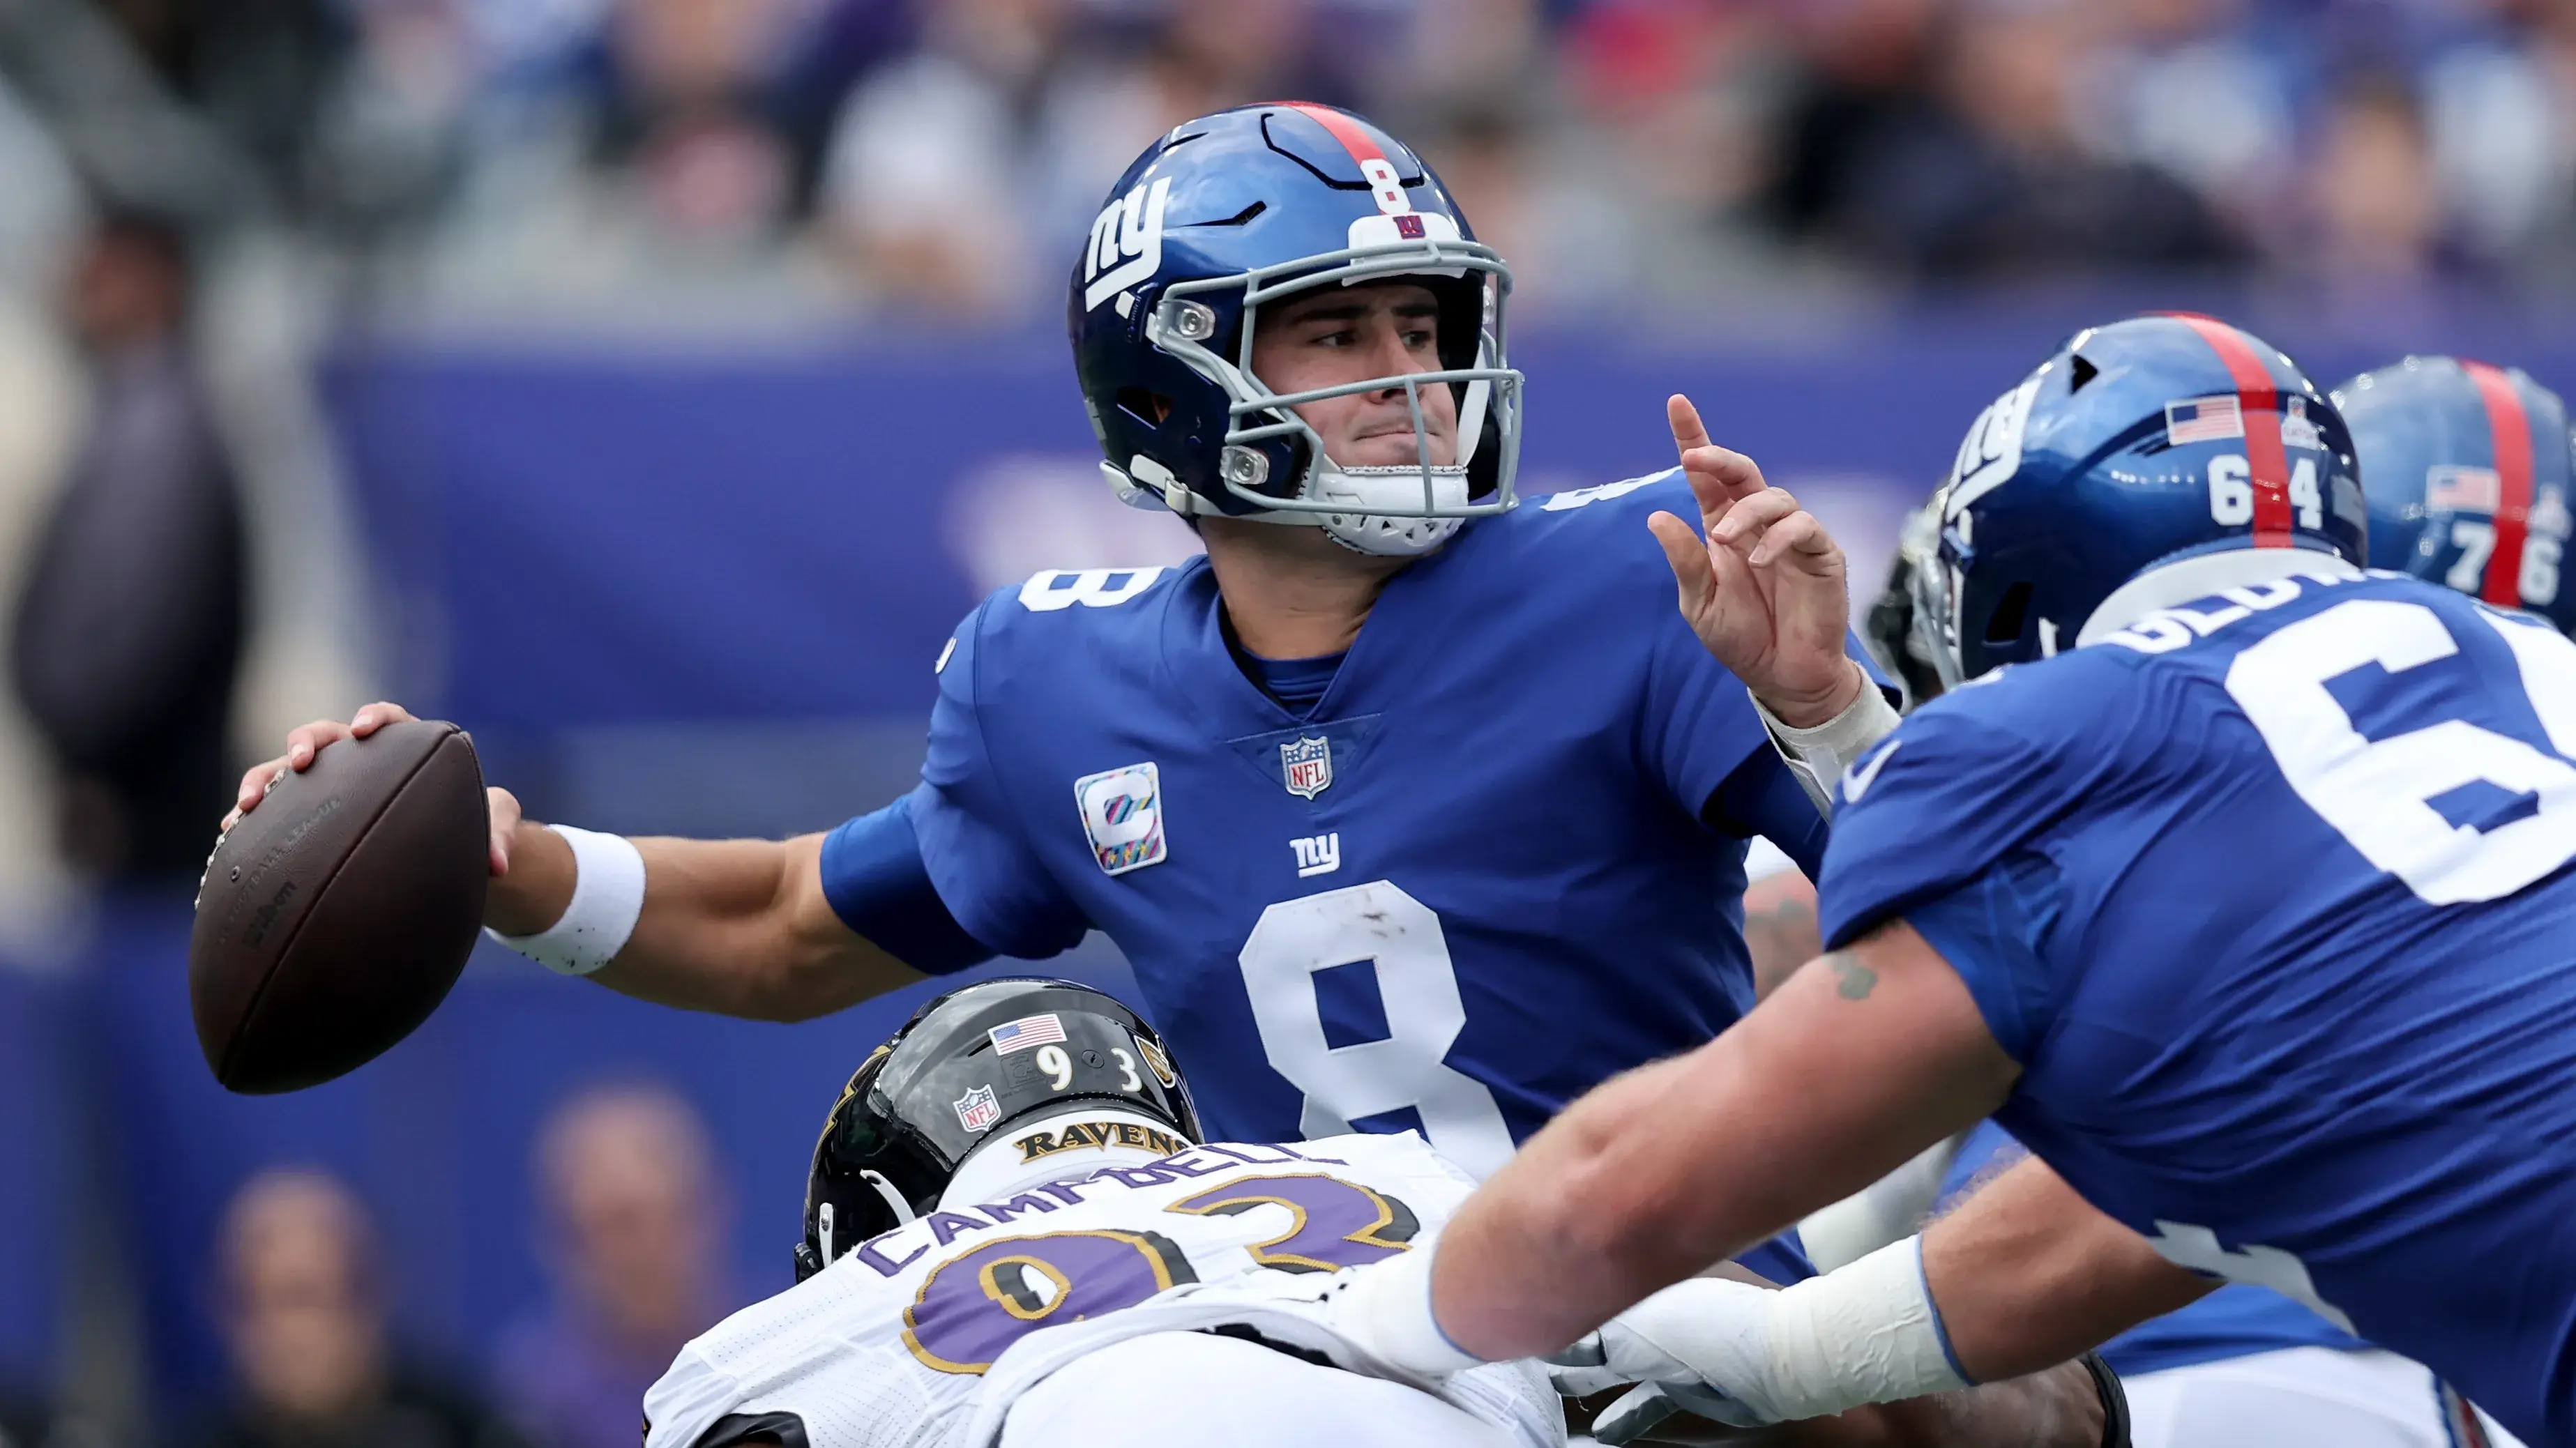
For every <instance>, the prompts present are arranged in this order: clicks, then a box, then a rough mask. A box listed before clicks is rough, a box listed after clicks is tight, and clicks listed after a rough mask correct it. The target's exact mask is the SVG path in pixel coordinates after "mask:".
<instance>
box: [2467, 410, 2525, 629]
mask: <svg viewBox="0 0 2576 1448" xmlns="http://www.w3.org/2000/svg"><path fill="white" fill-rule="evenodd" d="M2460 365H2461V366H2462V367H2465V368H2467V369H2468V373H2469V380H2470V381H2472V382H2475V383H2476V384H2477V385H2478V400H2479V401H2481V402H2483V403H2485V404H2486V406H2487V433H2488V435H2489V436H2491V437H2493V438H2494V439H2495V470H2496V481H2497V482H2498V483H2499V484H2500V485H2501V486H2500V487H2499V489H2498V493H2497V497H2496V510H2495V535H2496V536H2495V552H2494V553H2493V554H2491V555H2489V556H2488V558H2487V577H2486V586H2485V587H2484V588H2482V589H2480V590H2479V596H2480V597H2482V598H2484V599H2485V600H2486V601H2487V602H2489V603H2496V604H2502V605H2504V606H2505V607H2507V608H2520V607H2522V540H2523V536H2524V535H2525V534H2526V533H2527V532H2528V531H2529V530H2530V526H2531V415H2530V414H2529V413H2527V412H2525V411H2524V410H2523V406H2522V391H2521V389H2519V388H2517V387H2515V386H2514V385H2513V379H2512V378H2511V377H2508V376H2506V375H2505V372H2504V369H2503V368H2501V367H2497V366H2495V365H2493V364H2491V363H2486V362H2466V361H2464V362H2462V363H2461V364H2460Z"/></svg>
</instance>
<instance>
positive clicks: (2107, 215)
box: [1775, 0, 2243, 279]
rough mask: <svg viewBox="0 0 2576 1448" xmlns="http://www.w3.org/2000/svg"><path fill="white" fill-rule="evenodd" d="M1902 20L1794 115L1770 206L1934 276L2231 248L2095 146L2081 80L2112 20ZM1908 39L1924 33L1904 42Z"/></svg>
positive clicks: (2199, 256) (2180, 261) (2183, 256)
mask: <svg viewBox="0 0 2576 1448" xmlns="http://www.w3.org/2000/svg"><path fill="white" fill-rule="evenodd" d="M1883 3H1884V4H1886V5H1889V6H1894V7H1895V8H1897V9H1899V10H1900V11H1902V12H1903V16H1904V19H1905V21H1906V24H1905V26H1904V27H1903V28H1902V29H1900V30H1899V31H1897V32H1896V35H1897V36H1898V37H1900V38H1905V39H1907V40H1908V42H1909V43H1906V44H1901V45H1900V44H1897V43H1896V41H1895V40H1893V39H1887V38H1880V39H1874V40H1872V41H1870V42H1869V43H1868V44H1865V45H1864V44H1861V43H1860V42H1858V41H1855V42H1854V49H1855V51H1856V53H1857V54H1858V55H1859V56H1860V57H1862V59H1864V60H1866V62H1867V64H1859V63H1857V62H1855V63H1853V64H1851V65H1847V66H1845V67H1844V71H1845V72H1847V73H1848V76H1850V77H1857V78H1858V81H1859V83H1858V84H1857V85H1856V86H1855V85H1854V84H1853V83H1852V81H1851V80H1850V79H1839V80H1838V79H1835V78H1834V77H1835V74H1836V72H1835V71H1833V70H1832V69H1830V68H1828V69H1827V70H1825V71H1823V72H1821V73H1822V74H1823V75H1824V76H1825V77H1826V79H1825V80H1824V81H1823V82H1822V83H1820V84H1819V87H1818V89H1817V90H1816V92H1815V93H1814V94H1812V95H1811V96H1810V97H1809V99H1808V100H1806V101H1805V102H1804V103H1802V104H1800V105H1796V106H1793V107H1792V108H1791V112H1790V114H1791V121H1790V125H1789V133H1790V136H1791V137H1792V139H1793V142H1795V143H1796V144H1795V145H1793V149H1792V152H1791V155H1790V157H1789V162H1788V165H1787V167H1786V168H1785V170H1784V171H1783V173H1782V177H1781V180H1780V182H1779V185H1778V188H1777V191H1776V193H1775V195H1776V198H1777V199H1776V205H1777V207H1778V210H1779V212H1780V214H1781V215H1782V216H1783V217H1784V219H1786V220H1788V221H1790V222H1791V223H1792V224H1793V225H1795V224H1797V223H1799V222H1801V221H1804V222H1805V223H1806V229H1807V230H1808V231H1810V232H1811V233H1814V234H1819V235H1821V236H1823V237H1825V238H1827V239H1830V240H1834V241H1837V242H1839V243H1841V244H1843V245H1845V246H1847V247H1849V248H1850V249H1851V250H1852V251H1853V252H1854V253H1855V254H1857V255H1858V256H1859V257H1860V258H1861V259H1863V260H1866V261H1870V262H1875V263H1877V264H1879V265H1882V266H1885V267H1889V268H1891V269H1893V270H1897V271H1900V272H1905V273H1910V274H1913V275H1917V276H1927V277H1937V278H1979V277H1985V278H2007V277H2008V278H2013V279H2026V278H2028V277H2030V276H2031V275H2032V274H2034V273H2087V272H2090V273H2100V272H2104V271H2116V270H2139V269H2147V270H2168V271H2169V270H2179V269H2195V268H2203V267H2209V266H2214V265H2219V264H2223V263H2226V262H2229V261H2233V260H2236V259H2237V258H2238V257H2240V255H2241V254H2242V251H2243V248H2242V247H2241V245H2240V244H2239V243H2238V241H2237V239H2236V238H2235V237H2234V236H2233V235H2231V234H2230V233H2229V232H2228V231H2227V230H2226V228H2225V226H2224V224H2223V223H2222V222H2221V220H2220V218H2219V217H2218V216H2217V215H2216V214H2215V213H2214V212H2213V211H2212V210H2211V208H2210V207H2209V206H2208V205H2207V204H2206V203H2204V202H2203V201H2202V200H2201V198H2200V197H2199V196H2198V195H2197V194H2195V193H2194V192H2193V191H2192V190H2191V189H2190V188H2189V187H2187V186H2185V185H2184V184H2182V183H2181V182H2180V181H2177V180H2175V179H2174V178H2173V177H2172V176H2170V175H2168V174H2166V173H2165V172H2163V171H2160V170H2158V169H2156V168H2154V167H2151V166H2147V165H2143V164H2139V163H2136V162H2129V161H2120V160H2114V159H2106V158H2104V157H2101V156H2098V155H2096V154H2094V153H2093V152H2092V151H2090V150H2089V149H2088V148H2087V147H2086V145H2085V143H2084V139H2083V137H2082V136H2081V134H2080V133H2079V130H2078V127H2077V125H2076V119H2077V114H2076V108H2077V106H2078V104H2079V103H2080V100H2081V97H2080V95H2079V87H2080V86H2081V84H2082V80H2083V77H2084V75H2085V73H2086V64H2087V61H2088V59H2089V58H2090V57H2092V56H2093V55H2095V54H2096V53H2098V51H2099V49H2100V47H2101V45H2102V43H2103V41H2104V40H2105V38H2106V35H2105V32H2104V29H2103V27H2104V26H2105V25H2106V24H2107V18H2106V16H2105V15H2104V14H2103V13H2102V12H2101V11H2100V10H2098V9H2094V8H2090V7H2086V6H2083V5H2079V4H2074V3H2069V0H1969V3H1964V4H1961V5H1958V6H1956V7H1955V8H1953V9H1951V10H1949V11H1947V12H1946V13H1940V14H1937V15H1936V14H1934V13H1931V12H1929V11H1927V10H1926V8H1925V7H1922V6H1903V5H1899V4H1898V0H1883ZM1917 41H1919V43H1914V42H1917Z"/></svg>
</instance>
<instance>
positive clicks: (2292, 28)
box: [0, 0, 2576, 323]
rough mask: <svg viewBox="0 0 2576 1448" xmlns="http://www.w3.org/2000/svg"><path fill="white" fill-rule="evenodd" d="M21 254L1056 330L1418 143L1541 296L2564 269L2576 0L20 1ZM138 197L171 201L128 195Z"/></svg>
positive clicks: (6, 39)
mask: <svg viewBox="0 0 2576 1448" xmlns="http://www.w3.org/2000/svg"><path fill="white" fill-rule="evenodd" d="M16 8H17V9H18V10H20V11H23V12H26V13H27V14H28V15H30V16H36V15H40V14H43V13H45V12H56V11H59V12H75V11H76V12H80V15H79V18H80V19H81V20H83V21H94V22H97V23H95V24H86V25H85V24H76V23H73V19H72V18H71V17H69V16H65V17H62V18H61V19H60V23H55V24H50V25H49V24H38V23H26V24H20V25H15V26H0V77H5V83H4V84H5V88H0V167H7V168H9V169H12V170H13V171H24V173H25V174H28V175H29V176H31V177H33V176H37V175H38V174H39V173H41V172H43V171H44V170H45V169H46V168H47V165H48V163H47V161H46V160H45V158H46V156H47V155H48V154H50V155H51V157H52V158H53V159H52V162H51V166H52V169H53V170H54V171H56V172H58V173H59V174H60V175H61V176H62V177H64V178H69V179H67V180H65V181H64V182H62V183H61V184H54V185H43V184H30V185H27V186H24V187H11V188H0V212H14V213H16V214H10V215H0V247H6V246H9V245H11V244H12V241H13V239H15V241H16V244H19V245H20V246H21V248H22V249H23V248H24V246H25V245H26V244H27V242H28V239H29V238H33V237H38V236H41V235H42V234H43V233H44V232H45V231H46V229H47V226H48V225H49V222H48V220H47V218H46V217H45V216H44V215H42V214H41V213H43V212H44V211H45V210H46V209H47V208H49V207H52V208H57V209H60V208H61V207H62V206H63V205H64V202H65V198H67V197H71V198H77V196H78V195H80V194H81V193H82V192H83V191H84V190H95V189H97V188H100V187H106V188H109V189H111V190H120V189H121V190H122V191H124V192H126V193H129V194H125V195H122V196H119V197H117V198H116V199H118V200H121V201H125V202H143V201H147V200H149V201H153V202H156V203H159V204H164V205H167V206H170V207H173V208H178V209H183V210H186V211H188V212H190V213H191V214H192V215H193V216H194V217H195V218H196V219H197V220H199V221H201V222H210V221H218V220H220V219H221V218H222V217H223V216H225V215H228V214H230V215H237V214H239V213H241V212H244V211H255V212H257V213H258V214H260V215H262V216H264V217H268V218H272V219H282V220H283V221H284V222H285V223H286V224H289V225H291V226H293V227H295V228H297V229H299V231H301V232H302V233H303V234H306V235H309V236H312V237H315V238H318V239H321V240H322V241H324V242H325V243H326V244H327V245H328V246H329V247H330V248H332V249H333V251H334V253H335V254H338V255H343V256H347V257H352V258H357V259H359V260H361V261H362V262H364V263H366V264H367V265H366V266H365V268H364V273H363V274H364V275H365V276H366V277H367V279H368V280H370V281H371V282H373V283H375V284H376V285H375V288H374V289H373V290H371V291H370V292H369V295H370V297H372V298H373V299H375V300H377V301H380V302H384V303H386V304H388V305H391V306H394V307H395V308H397V309H398V310H404V311H412V312H417V311H422V310H432V311H441V310H452V309H457V308H463V309H466V310H467V311H468V312H472V311H473V310H475V309H476V308H478V307H480V308H483V309H485V310H491V311H500V312H503V313H505V314H507V315H512V316H522V315H525V311H524V309H525V308H526V307H528V306H531V305H536V306H541V307H544V308H548V309H551V310H554V311H564V310H579V309H581V308H584V307H591V308H595V309H599V310H600V311H602V312H606V311H609V310H612V309H616V308H619V307H621V306H625V305H627V304H631V303H632V302H634V301H635V300H636V299H637V298H638V297H645V296H649V297H651V298H653V299H654V300H655V302H656V303H657V305H659V306H661V307H664V308H667V309H671V310H673V311H677V312H681V313H686V312H688V311H689V310H690V308H691V304H692V301H693V300H695V299H698V298H705V297H712V298H715V299H717V301H718V302H719V303H720V304H722V305H724V306H741V305H745V304H746V303H745V302H744V298H746V297H749V296H761V297H769V298H772V299H775V300H777V301H779V302H782V303H787V304H791V305H793V306H796V307H798V308H803V307H807V306H810V305H814V304H817V303H820V302H831V303H846V304H849V305H851V306H854V307H858V308H864V309H873V310H880V311H888V312H894V313H899V314H906V315H908V316H910V317H914V318H918V319H925V320H928V321H931V322H934V323H949V322H953V321H955V320H956V319H959V318H970V319H976V320H995V319H1000V320H1014V319H1026V318H1034V317H1044V316H1047V315H1050V314H1052V312H1053V310H1054V308H1055V307H1056V306H1057V305H1058V300H1057V295H1056V289H1057V287H1058V286H1059V285H1060V282H1059V277H1060V274H1061V272H1062V271H1063V268H1064V260H1065V256H1066V254H1067V253H1068V252H1069V250H1070V247H1071V241H1072V239H1073V238H1075V237H1077V236H1079V235H1080V234H1081V232H1082V231H1083V229H1084V227H1085V225H1086V224H1087V222H1088V220H1089V218H1090V216H1091V215H1092V213H1093V212H1094V211H1096V209H1097V208H1098V206H1099V204H1100V198H1101V196H1102V194H1103V193H1104V191H1105V189H1106V187H1107V185H1108V183H1109V182H1110V181H1111V180H1112V179H1114V178H1115V176H1116V174H1117V173H1118V171H1119V170H1120V168H1121V167H1122V166H1123V164H1124V163H1125V162H1126V161H1127V160H1128V159H1129V158H1130V157H1131V156H1132V155H1133V154H1134V153H1135V152H1136V151H1137V150H1138V149H1139V148H1140V147H1141V146H1142V144H1143V143H1144V142H1145V141H1146V140H1147V139H1149V138H1150V137H1152V136H1153V135H1154V134H1156V133H1157V132H1159V131H1161V130H1163V129H1165V128H1167V127H1169V126H1170V125H1172V124H1173V123H1175V122H1177V121H1179V120H1181V119H1183V118H1186V117H1188V116H1190V115H1192V114H1195V113H1199V112H1203V111H1206V110H1209V109H1211V108H1215V107H1219V106H1223V105H1227V104H1231V103H1235V102H1239V101H1245V100H1254V99H1264V98H1278V97H1283V96H1290V95H1294V96H1301V97H1305V98H1312V99H1319V100H1325V101H1331V102H1336V103H1341V104H1346V105H1350V106H1354V107H1356V108H1358V109H1360V110H1361V111H1363V112H1364V113H1366V114H1369V115H1371V116H1373V117H1375V118H1377V119H1379V120H1381V121H1383V122H1384V123H1386V124H1388V125H1389V126H1391V127H1393V128H1395V129H1396V130H1397V131H1398V132H1399V133H1400V134H1402V135H1405V136H1407V137H1409V138H1414V139H1416V141H1417V144H1419V145H1420V146H1421V147H1422V148H1423V149H1424V150H1425V151H1426V153H1427V154H1428V155H1429V156H1430V157H1431V158H1432V159H1433V160H1434V162H1435V164H1436V165H1438V166H1439V167H1440V168H1441V169H1442V170H1443V172H1444V173H1445V175H1446V176H1447V178H1448V180H1449V181H1450V182H1451V183H1452V185H1453V186H1454V187H1455V189H1456V190H1457V191H1458V192H1460V193H1461V195H1462V196H1463V198H1464V199H1465V201H1466V203H1467V205H1468V207H1469V209H1470V215H1471V216H1473V217H1475V218H1477V219H1478V221H1479V224H1480V227H1481V229H1482V230H1484V231H1485V232H1486V233H1487V234H1488V235H1489V237H1490V238H1491V239H1493V240H1496V241H1498V242H1499V243H1500V244H1501V245H1502V246H1503V248H1504V249H1505V251H1506V252H1507V254H1510V255H1512V256H1514V257H1515V258H1517V259H1519V260H1520V261H1521V262H1522V263H1523V275H1524V278H1525V281H1526V286H1525V292H1526V299H1527V300H1530V301H1532V302H1534V303H1535V304H1537V305H1539V306H1541V307H1546V308H1554V309H1567V308H1572V307H1582V308H1584V309H1586V310H1587V312H1588V313H1597V312H1598V311H1599V310H1600V309H1603V308H1612V309H1624V310H1628V311H1635V312H1643V311H1646V310H1648V309H1650V308H1651V309H1660V308H1666V307H1668V306H1669V304H1670V303H1671V302H1673V301H1674V300H1676V299H1677V298H1678V299H1681V300H1687V301H1716V302H1725V301H1728V300H1730V299H1732V300H1742V299H1745V298H1749V297H1754V296H1760V295H1763V294H1764V293H1765V291H1766V289H1767V288H1770V287H1773V286H1777V285H1779V284H1782V283H1783V282H1784V281H1791V282H1805V283H1808V284H1811V285H1813V286H1816V287H1834V286H1849V287H1859V288H1887V287H1891V286H1892V287H1898V288H1902V287H1906V286H1910V285H1918V284H1925V283H1930V284H1946V283H1952V282H1957V281H1960V280H1972V281H1973V280H1986V279H2006V278H2008V279H2011V280H2013V281H2016V282H2027V281H2029V280H2031V279H2033V278H2034V277H2044V276H2052V275H2074V276H2088V275H2099V274H2103V273H2130V272H2136V271H2140V270H2148V271H2166V272H2170V271H2208V272H2226V273H2243V272H2254V273H2259V274H2265V275H2267V276H2277V277H2280V278H2283V279H2287V280H2289V281H2291V282H2294V283H2298V282H2313V283H2316V284H2317V285H2319V286H2321V287H2323V288H2325V289H2327V290H2329V291H2344V290H2357V291H2360V292H2362V293H2364V294H2369V293H2373V292H2376V291H2378V290H2380V289H2383V288H2386V287H2388V286H2391V285H2399V286H2403V285H2409V284H2415V283H2418V282H2423V281H2427V280H2432V281H2462V280H2465V281H2469V282H2473V283H2478V284H2490V285H2494V286H2498V287H2505V288H2514V289H2523V288H2546V287H2550V286H2552V285H2553V284H2554V285H2556V286H2560V287H2564V286H2566V285H2567V283H2566V281H2565V278H2566V277H2567V276H2568V275H2569V274H2570V273H2571V271H2576V268H2571V266H2570V265H2569V263H2570V261H2571V260H2576V3H2569V0H25V3H23V4H21V5H19V6H17V7H16ZM140 193H148V194H140Z"/></svg>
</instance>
